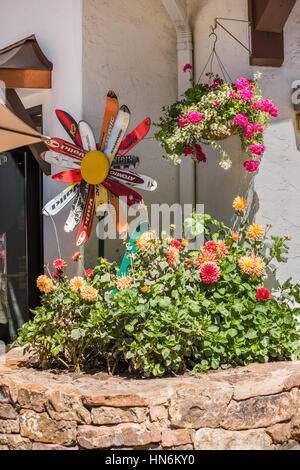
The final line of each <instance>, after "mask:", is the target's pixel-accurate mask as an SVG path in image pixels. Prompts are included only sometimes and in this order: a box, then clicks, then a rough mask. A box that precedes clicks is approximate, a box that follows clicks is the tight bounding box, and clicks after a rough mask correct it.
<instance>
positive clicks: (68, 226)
mask: <svg viewBox="0 0 300 470" xmlns="http://www.w3.org/2000/svg"><path fill="white" fill-rule="evenodd" d="M88 192H89V184H88V183H86V182H85V181H84V180H82V181H81V183H80V187H79V191H78V194H77V196H76V199H75V200H74V202H73V204H72V207H71V210H70V213H69V216H68V218H67V220H66V222H65V225H64V231H65V232H67V233H68V232H72V231H73V230H74V228H75V227H76V226H77V225H78V224H79V222H80V220H81V217H82V214H83V210H84V206H85V202H86V198H87V196H88Z"/></svg>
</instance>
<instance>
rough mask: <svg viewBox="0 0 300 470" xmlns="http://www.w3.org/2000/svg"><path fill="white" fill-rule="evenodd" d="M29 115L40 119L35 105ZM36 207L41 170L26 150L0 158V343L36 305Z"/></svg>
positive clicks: (39, 241) (39, 249)
mask: <svg viewBox="0 0 300 470" xmlns="http://www.w3.org/2000/svg"><path fill="white" fill-rule="evenodd" d="M30 111H31V112H32V113H33V114H34V117H35V118H36V119H38V117H40V120H41V107H37V108H34V109H33V110H29V112H30ZM31 112H30V114H31ZM36 124H37V127H38V123H37V122H36ZM40 126H41V121H40ZM41 207H42V172H41V170H40V168H39V166H38V163H37V162H36V159H35V158H34V156H33V155H32V153H31V151H30V149H29V147H22V148H18V149H16V150H12V151H10V152H5V153H4V154H0V340H4V341H5V342H10V341H12V340H14V339H15V338H16V336H17V330H18V328H20V327H21V326H22V325H23V323H24V322H26V321H28V320H29V318H30V317H31V313H30V309H33V308H35V307H36V306H37V305H38V303H39V295H38V291H37V288H36V277H37V276H38V275H39V274H40V273H41V272H42V266H43V236H42V234H43V230H42V216H41Z"/></svg>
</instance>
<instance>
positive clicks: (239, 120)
mask: <svg viewBox="0 0 300 470" xmlns="http://www.w3.org/2000/svg"><path fill="white" fill-rule="evenodd" d="M248 124H249V118H248V116H245V114H243V113H240V114H237V116H235V118H234V125H235V126H242V127H246V126H248Z"/></svg>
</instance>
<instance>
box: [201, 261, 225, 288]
mask: <svg viewBox="0 0 300 470" xmlns="http://www.w3.org/2000/svg"><path fill="white" fill-rule="evenodd" d="M200 273H201V279H202V281H203V282H204V283H205V284H213V283H214V282H217V281H218V280H219V279H220V275H221V270H220V268H219V266H218V265H217V264H216V263H213V262H211V261H209V262H208V263H204V264H203V266H202V267H201V270H200Z"/></svg>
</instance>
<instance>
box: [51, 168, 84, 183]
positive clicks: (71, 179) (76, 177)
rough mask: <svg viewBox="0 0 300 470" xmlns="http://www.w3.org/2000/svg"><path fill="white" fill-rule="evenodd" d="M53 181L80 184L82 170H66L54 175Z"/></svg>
mask: <svg viewBox="0 0 300 470" xmlns="http://www.w3.org/2000/svg"><path fill="white" fill-rule="evenodd" d="M52 179H53V180H56V181H60V182H61V183H80V181H81V172H80V170H66V171H62V172H61V173H57V174H56V175H53V176H52Z"/></svg>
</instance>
